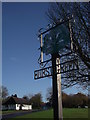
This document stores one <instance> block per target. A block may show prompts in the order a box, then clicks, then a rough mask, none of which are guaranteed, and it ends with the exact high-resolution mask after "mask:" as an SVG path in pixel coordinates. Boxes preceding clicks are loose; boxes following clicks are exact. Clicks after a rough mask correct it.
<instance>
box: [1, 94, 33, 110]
mask: <svg viewBox="0 0 90 120" xmlns="http://www.w3.org/2000/svg"><path fill="white" fill-rule="evenodd" d="M31 109H32V105H30V104H29V101H28V100H27V99H24V98H18V97H14V96H11V97H8V98H7V99H6V100H4V101H3V102H2V110H31Z"/></svg>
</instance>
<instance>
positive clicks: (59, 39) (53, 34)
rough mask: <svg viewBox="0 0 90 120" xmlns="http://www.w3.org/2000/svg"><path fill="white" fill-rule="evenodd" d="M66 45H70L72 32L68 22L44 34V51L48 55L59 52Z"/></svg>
mask: <svg viewBox="0 0 90 120" xmlns="http://www.w3.org/2000/svg"><path fill="white" fill-rule="evenodd" d="M66 45H70V33H69V30H68V28H67V24H63V25H60V26H58V27H57V28H55V29H52V30H51V31H50V32H49V33H47V34H46V35H45V36H44V42H43V52H44V53H45V54H46V55H48V54H53V53H58V52H59V51H60V50H61V49H63V48H65V46H66Z"/></svg>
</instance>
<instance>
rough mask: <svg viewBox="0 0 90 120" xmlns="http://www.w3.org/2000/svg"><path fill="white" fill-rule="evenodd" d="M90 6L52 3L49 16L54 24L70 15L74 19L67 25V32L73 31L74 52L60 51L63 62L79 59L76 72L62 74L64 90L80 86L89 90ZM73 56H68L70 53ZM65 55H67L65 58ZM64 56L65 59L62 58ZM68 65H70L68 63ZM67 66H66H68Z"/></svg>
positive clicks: (48, 12) (67, 49)
mask: <svg viewBox="0 0 90 120" xmlns="http://www.w3.org/2000/svg"><path fill="white" fill-rule="evenodd" d="M89 4H90V3H88V2H87V3H75V2H74V3H70V2H69V3H66V2H65V3H62V2H61V3H57V2H56V3H50V8H49V9H48V11H47V16H48V18H49V20H50V23H52V24H58V22H60V21H62V20H63V19H64V20H65V19H67V18H68V16H69V15H71V16H72V19H71V20H70V21H69V22H67V23H66V24H65V27H66V28H65V30H67V29H68V30H69V31H70V26H69V23H70V25H71V29H72V43H73V50H71V48H70V47H68V46H67V47H65V48H64V49H62V50H60V51H59V54H60V56H61V62H62V61H63V62H64V61H68V60H71V59H75V58H77V60H78V62H77V64H76V63H75V61H73V62H74V63H75V64H76V66H77V70H76V71H69V72H67V73H64V74H62V78H63V83H62V84H63V86H64V88H66V87H69V86H73V85H76V84H79V85H81V86H83V88H88V84H89V82H90V75H89V72H90V50H89V47H90V39H89V36H90V32H89ZM70 52H71V54H68V53H70ZM63 54H67V55H66V56H64V55H63ZM62 56H63V57H62ZM67 64H69V63H68V62H67ZM67 64H66V65H67Z"/></svg>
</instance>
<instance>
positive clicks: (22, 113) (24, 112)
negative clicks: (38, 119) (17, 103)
mask: <svg viewBox="0 0 90 120" xmlns="http://www.w3.org/2000/svg"><path fill="white" fill-rule="evenodd" d="M37 111H38V110H33V111H21V112H15V113H9V114H5V115H2V120H6V119H8V118H15V117H17V116H22V115H25V114H30V113H32V112H37Z"/></svg>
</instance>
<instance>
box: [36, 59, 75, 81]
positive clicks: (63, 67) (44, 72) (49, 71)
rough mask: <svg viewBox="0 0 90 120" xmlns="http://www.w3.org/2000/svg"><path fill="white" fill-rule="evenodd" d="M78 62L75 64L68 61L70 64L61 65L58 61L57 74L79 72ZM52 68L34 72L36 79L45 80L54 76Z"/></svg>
mask: <svg viewBox="0 0 90 120" xmlns="http://www.w3.org/2000/svg"><path fill="white" fill-rule="evenodd" d="M76 64H77V61H76V62H73V61H70V62H69V61H68V62H64V63H61V64H59V62H58V61H57V64H56V69H57V72H56V74H60V73H66V72H70V71H72V70H77V65H76ZM52 74H53V73H52V67H51V66H50V67H46V68H43V69H39V70H36V71H34V79H40V78H44V77H49V76H52Z"/></svg>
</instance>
